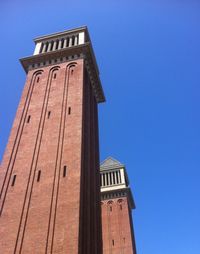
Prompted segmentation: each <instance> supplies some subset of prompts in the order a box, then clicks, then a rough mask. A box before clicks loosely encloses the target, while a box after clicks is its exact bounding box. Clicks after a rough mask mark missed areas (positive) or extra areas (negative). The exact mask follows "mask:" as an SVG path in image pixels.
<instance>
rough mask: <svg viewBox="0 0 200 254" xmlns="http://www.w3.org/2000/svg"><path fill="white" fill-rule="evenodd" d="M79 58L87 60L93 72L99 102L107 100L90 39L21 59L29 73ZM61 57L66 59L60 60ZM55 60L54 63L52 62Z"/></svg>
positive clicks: (93, 83)
mask: <svg viewBox="0 0 200 254" xmlns="http://www.w3.org/2000/svg"><path fill="white" fill-rule="evenodd" d="M79 58H83V59H85V60H86V62H87V63H86V67H88V68H89V69H90V70H91V73H92V80H91V81H92V86H93V88H94V93H95V97H96V100H97V102H98V103H101V102H105V100H106V99H105V95H104V91H103V88H102V84H101V80H100V77H99V70H98V66H97V62H96V57H95V55H94V51H93V48H92V44H91V42H90V41H88V42H85V43H84V44H81V45H77V46H74V47H71V48H65V49H60V50H57V51H51V52H47V53H44V54H38V55H32V56H28V57H24V58H21V59H20V62H21V64H22V66H23V68H24V70H25V72H26V73H28V71H29V70H32V69H37V68H42V67H45V66H47V65H52V64H53V65H54V64H55V60H56V63H57V64H59V63H62V62H68V61H73V60H76V59H79ZM60 59H64V60H63V61H60ZM52 60H53V63H52Z"/></svg>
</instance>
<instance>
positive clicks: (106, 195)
mask: <svg viewBox="0 0 200 254" xmlns="http://www.w3.org/2000/svg"><path fill="white" fill-rule="evenodd" d="M122 197H128V202H129V204H130V207H131V209H135V208H136V205H135V201H134V198H133V194H132V191H131V188H130V187H126V188H123V189H116V190H109V191H104V192H101V200H109V199H118V198H122Z"/></svg>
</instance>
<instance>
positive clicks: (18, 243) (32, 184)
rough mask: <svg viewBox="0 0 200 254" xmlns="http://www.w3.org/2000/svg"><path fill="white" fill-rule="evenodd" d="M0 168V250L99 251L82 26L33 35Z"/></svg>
mask: <svg viewBox="0 0 200 254" xmlns="http://www.w3.org/2000/svg"><path fill="white" fill-rule="evenodd" d="M35 43H36V47H35V51H34V55H33V56H30V57H26V58H23V59H21V63H22V66H23V67H24V69H25V71H26V73H27V80H26V83H25V87H24V91H23V94H22V97H21V101H20V104H19V107H18V110H17V114H16V117H15V120H14V124H13V128H12V131H11V135H10V138H9V142H8V145H7V149H6V151H5V154H4V157H3V161H2V165H1V170H0V188H1V189H0V191H1V192H0V194H1V199H0V252H1V253H2V254H18V253H24V254H29V253H31V254H43V253H48V254H49V253H53V254H55V253H59V254H101V253H102V247H101V244H102V238H101V217H100V181H99V144H98V114H97V104H98V103H99V102H103V101H104V100H105V99H104V94H103V90H102V87H101V82H100V79H99V73H98V67H97V64H96V60H95V56H94V52H93V49H92V45H91V41H90V38H89V34H88V30H87V28H86V27H82V28H79V29H74V30H70V31H64V32H61V33H56V34H51V35H47V36H43V37H40V38H37V39H36V40H35Z"/></svg>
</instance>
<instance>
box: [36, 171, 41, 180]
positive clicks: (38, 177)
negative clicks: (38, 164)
mask: <svg viewBox="0 0 200 254" xmlns="http://www.w3.org/2000/svg"><path fill="white" fill-rule="evenodd" d="M40 176H41V170H38V175H37V182H39V181H40Z"/></svg>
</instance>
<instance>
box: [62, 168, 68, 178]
mask: <svg viewBox="0 0 200 254" xmlns="http://www.w3.org/2000/svg"><path fill="white" fill-rule="evenodd" d="M66 174H67V166H64V167H63V177H66Z"/></svg>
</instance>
